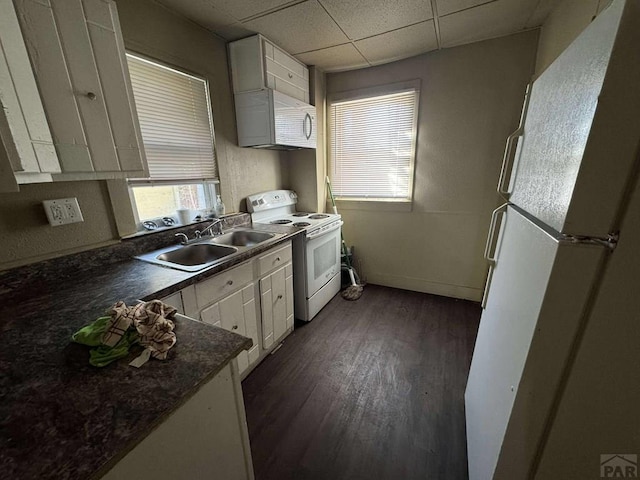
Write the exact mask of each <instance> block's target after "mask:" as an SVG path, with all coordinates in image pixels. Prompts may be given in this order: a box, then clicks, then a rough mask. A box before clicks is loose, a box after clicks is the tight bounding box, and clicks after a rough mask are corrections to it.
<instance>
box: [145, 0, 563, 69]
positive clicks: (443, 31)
mask: <svg viewBox="0 0 640 480" xmlns="http://www.w3.org/2000/svg"><path fill="white" fill-rule="evenodd" d="M157 1H158V2H159V3H161V4H163V5H165V6H166V7H167V8H169V9H171V10H173V11H174V12H176V13H178V14H180V15H183V16H185V17H187V18H189V19H191V20H192V21H194V22H196V23H198V24H199V25H201V26H203V27H205V28H206V29H208V30H210V31H212V32H214V33H216V34H217V35H219V36H220V37H222V38H223V39H225V40H227V41H231V40H237V39H239V38H244V37H247V36H249V35H252V34H254V33H261V34H262V35H264V36H265V37H267V38H269V39H271V40H272V41H273V42H275V43H276V44H278V45H279V46H280V47H282V48H283V49H285V50H286V51H288V52H289V53H291V54H292V55H294V56H295V57H296V58H298V59H299V60H300V61H302V62H304V63H306V64H307V65H316V66H317V67H319V68H322V69H323V70H326V71H340V70H350V69H355V68H362V67H366V66H369V65H379V64H382V63H387V62H392V61H394V60H399V59H402V58H407V57H411V56H414V55H418V54H420V53H425V52H429V51H431V50H437V49H440V48H447V47H453V46H456V45H462V44H465V43H471V42H476V41H479V40H486V39H489V38H495V37H500V36H503V35H509V34H512V33H516V32H520V31H523V30H527V29H531V28H536V27H538V26H540V25H541V24H542V22H543V21H544V20H545V18H546V17H547V15H548V14H549V12H550V11H551V10H552V9H553V7H555V5H556V4H557V3H559V2H560V0H395V1H394V0H303V1H299V0H298V1H283V0H157Z"/></svg>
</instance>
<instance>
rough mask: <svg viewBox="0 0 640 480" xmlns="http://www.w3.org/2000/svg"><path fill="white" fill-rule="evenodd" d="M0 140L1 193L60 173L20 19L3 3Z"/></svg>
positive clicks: (0, 6)
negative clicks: (0, 150) (0, 153)
mask: <svg viewBox="0 0 640 480" xmlns="http://www.w3.org/2000/svg"><path fill="white" fill-rule="evenodd" d="M0 139H1V141H0V148H2V150H3V151H2V155H1V156H2V158H1V159H0V161H2V162H3V165H2V172H3V175H2V177H3V179H2V180H0V190H2V191H17V190H18V188H17V183H28V182H30V181H51V176H50V175H48V174H49V173H59V172H60V164H59V162H58V157H57V155H56V152H55V148H54V147H53V139H52V138H51V132H50V131H49V125H48V124H47V119H46V117H45V113H44V108H43V106H42V102H41V100H40V95H39V93H38V87H37V86H36V81H35V78H34V76H33V71H32V70H31V64H30V62H29V56H28V54H27V49H26V46H25V44H24V40H23V39H22V33H21V32H20V24H19V23H18V17H17V15H16V12H15V10H14V7H13V4H12V3H11V2H2V3H0ZM11 172H15V174H12V173H11ZM16 179H17V181H16Z"/></svg>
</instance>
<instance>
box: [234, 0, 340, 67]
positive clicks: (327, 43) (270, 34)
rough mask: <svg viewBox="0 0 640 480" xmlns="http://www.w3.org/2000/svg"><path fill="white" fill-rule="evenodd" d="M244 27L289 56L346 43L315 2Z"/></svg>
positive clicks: (257, 20)
mask: <svg viewBox="0 0 640 480" xmlns="http://www.w3.org/2000/svg"><path fill="white" fill-rule="evenodd" d="M244 26H245V27H246V28H248V29H251V30H255V31H257V32H260V33H262V34H263V35H264V36H266V37H267V38H269V39H270V40H272V41H274V42H275V43H276V44H278V46H280V47H282V48H283V49H284V50H286V51H287V52H288V53H291V54H296V53H300V52H309V51H311V50H320V49H321V48H326V47H333V46H335V45H340V44H342V43H346V42H348V41H349V39H348V38H347V37H346V35H345V34H344V33H343V32H342V30H340V28H339V27H338V25H336V23H335V22H334V21H333V20H332V19H331V17H330V16H329V15H328V14H327V12H326V11H325V9H324V8H322V7H321V6H320V5H319V4H318V2H317V1H316V0H308V1H306V2H304V3H299V4H297V5H294V6H292V7H288V8H285V9H283V10H279V11H277V12H274V13H270V14H268V15H265V16H264V17H259V18H256V19H254V20H250V21H248V22H244Z"/></svg>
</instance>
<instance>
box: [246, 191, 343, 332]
mask: <svg viewBox="0 0 640 480" xmlns="http://www.w3.org/2000/svg"><path fill="white" fill-rule="evenodd" d="M297 202H298V196H297V195H296V193H295V192H294V191H291V190H272V191H270V192H263V193H257V194H255V195H249V196H248V197H247V208H248V210H249V212H250V213H251V221H252V222H253V223H254V224H270V225H274V224H275V225H289V226H295V227H301V228H304V235H303V236H302V237H299V238H298V239H297V240H295V241H294V242H293V290H294V315H295V318H297V319H299V320H304V321H307V322H308V321H310V320H311V319H312V318H313V317H315V316H316V315H317V313H318V312H319V311H320V310H321V309H322V307H324V306H325V305H326V304H327V303H328V302H329V300H331V299H332V298H333V297H334V296H335V294H336V293H338V292H339V291H340V245H341V241H342V240H341V235H340V231H341V230H340V229H341V227H342V220H341V217H340V215H337V214H333V213H311V212H297V211H296V203H297Z"/></svg>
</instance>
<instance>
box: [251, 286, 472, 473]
mask: <svg viewBox="0 0 640 480" xmlns="http://www.w3.org/2000/svg"><path fill="white" fill-rule="evenodd" d="M480 311H481V310H480V307H479V305H478V304H475V303H472V302H467V301H462V300H454V299H450V298H445V297H438V296H434V295H427V294H422V293H415V292H408V291H404V290H397V289H393V288H386V287H379V286H375V285H368V286H366V287H365V289H364V294H363V295H362V297H361V298H360V299H359V300H358V301H355V302H349V301H346V300H344V299H342V298H341V297H340V296H339V295H338V296H336V297H335V298H334V299H333V300H332V301H331V302H330V303H329V304H328V305H327V306H326V307H325V308H324V309H323V310H322V312H320V314H319V315H318V316H317V317H316V318H315V319H314V320H313V321H312V322H311V323H308V324H303V325H301V326H296V329H295V331H294V333H293V334H291V335H290V336H289V337H288V338H287V339H286V340H285V342H284V345H283V346H282V348H281V349H280V350H278V351H277V352H276V353H275V354H274V355H270V356H269V357H268V358H267V359H266V360H265V361H264V362H263V363H262V364H261V365H260V366H258V367H257V368H256V369H255V370H254V372H253V373H251V375H249V376H248V377H247V378H246V379H245V380H244V382H243V385H242V386H243V391H244V398H245V406H246V411H247V421H248V424H249V436H250V439H251V450H252V454H253V463H254V468H255V473H256V479H257V480H271V479H273V480H290V479H295V480H343V479H363V480H365V479H366V480H409V479H420V480H431V479H438V480H457V479H466V478H467V465H466V463H467V456H466V443H465V442H466V440H465V422H464V398H463V395H464V388H465V384H466V379H467V373H468V370H469V365H470V361H471V354H472V351H473V344H474V341H475V336H476V333H477V329H478V322H479V319H480Z"/></svg>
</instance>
